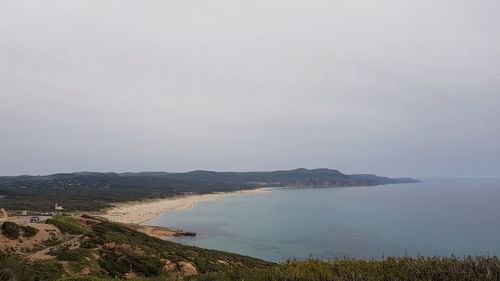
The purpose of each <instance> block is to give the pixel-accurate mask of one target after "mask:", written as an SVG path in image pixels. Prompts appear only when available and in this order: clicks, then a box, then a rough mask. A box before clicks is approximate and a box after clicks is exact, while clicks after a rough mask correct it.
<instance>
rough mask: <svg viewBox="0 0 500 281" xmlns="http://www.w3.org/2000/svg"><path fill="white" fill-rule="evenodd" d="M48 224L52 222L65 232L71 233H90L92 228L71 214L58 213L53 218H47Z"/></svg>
mask: <svg viewBox="0 0 500 281" xmlns="http://www.w3.org/2000/svg"><path fill="white" fill-rule="evenodd" d="M46 223H48V224H52V225H54V226H56V227H57V228H59V230H61V232H63V233H69V234H88V233H90V230H89V229H88V228H87V227H86V226H85V225H83V224H82V223H80V222H79V221H78V220H76V219H75V218H73V217H71V216H66V215H57V216H55V217H53V218H52V219H47V222H46Z"/></svg>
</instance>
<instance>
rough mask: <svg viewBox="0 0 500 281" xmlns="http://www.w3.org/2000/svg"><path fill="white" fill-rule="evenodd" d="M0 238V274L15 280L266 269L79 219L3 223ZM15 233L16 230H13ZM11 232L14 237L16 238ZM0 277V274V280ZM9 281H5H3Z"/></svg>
mask: <svg viewBox="0 0 500 281" xmlns="http://www.w3.org/2000/svg"><path fill="white" fill-rule="evenodd" d="M5 224H7V225H8V227H2V233H1V235H0V236H3V237H2V239H10V240H11V241H13V242H14V243H11V244H9V245H8V247H2V248H0V249H1V250H2V253H3V254H1V256H2V258H1V259H0V260H2V263H0V268H3V269H4V270H7V271H4V272H3V274H4V275H6V274H11V275H12V276H16V278H17V279H19V280H37V278H38V280H44V281H45V280H57V279H59V278H61V277H64V276H98V277H113V278H115V277H116V278H126V277H134V276H145V277H148V276H149V277H152V276H159V275H161V274H164V275H172V276H183V277H187V276H194V275H199V274H207V273H215V272H222V271H227V270H230V269H254V268H266V267H269V266H271V265H272V264H271V263H269V262H265V261H262V260H259V259H255V258H250V257H245V256H241V255H237V254H231V253H225V252H220V251H214V250H206V249H201V248H197V247H190V246H184V245H180V244H177V243H173V242H169V241H163V240H160V239H157V238H153V237H150V236H148V235H146V234H143V233H140V232H137V231H135V230H133V229H132V228H129V227H128V226H126V225H121V224H117V223H111V222H108V221H106V220H103V219H100V218H95V217H89V216H82V217H71V216H56V217H54V218H53V219H48V220H47V224H49V225H51V226H52V228H50V230H49V231H50V233H52V234H50V235H48V236H44V237H42V236H40V235H42V234H44V232H45V231H47V228H46V227H45V225H43V224H30V225H31V226H29V227H30V228H36V229H38V230H35V231H33V232H34V233H33V235H31V233H30V232H29V231H26V230H25V229H27V227H28V226H22V225H17V226H16V224H15V223H11V222H5V223H4V224H3V225H2V226H4V225H5ZM16 229H17V230H16ZM16 231H17V234H16ZM0 276H1V275H0ZM0 280H4V279H2V278H1V277H0ZM5 280H9V279H5Z"/></svg>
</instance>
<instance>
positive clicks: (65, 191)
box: [0, 169, 417, 211]
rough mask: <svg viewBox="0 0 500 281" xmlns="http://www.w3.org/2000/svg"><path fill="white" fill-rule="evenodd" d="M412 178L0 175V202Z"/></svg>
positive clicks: (35, 205)
mask: <svg viewBox="0 0 500 281" xmlns="http://www.w3.org/2000/svg"><path fill="white" fill-rule="evenodd" d="M411 182H417V181H416V180H413V179H409V178H398V179H392V178H387V177H378V176H375V175H365V174H357V175H346V174H343V173H341V172H339V171H337V170H330V169H314V170H307V169H296V170H290V171H274V172H244V173H239V172H210V171H193V172H188V173H164V172H146V173H121V174H118V173H90V172H81V173H71V174H55V175H49V176H16V177H0V196H5V197H3V198H2V197H0V206H1V207H4V208H7V209H10V210H32V211H51V210H53V208H54V203H56V202H57V203H59V204H61V205H63V206H64V207H65V209H66V210H67V211H77V210H79V211H97V210H101V209H103V208H107V207H109V206H110V204H112V203H114V202H124V201H134V200H140V199H152V198H164V197H171V196H176V195H179V194H183V193H211V192H227V191H236V190H241V189H253V188H258V187H269V186H282V187H339V186H374V185H381V184H391V183H411Z"/></svg>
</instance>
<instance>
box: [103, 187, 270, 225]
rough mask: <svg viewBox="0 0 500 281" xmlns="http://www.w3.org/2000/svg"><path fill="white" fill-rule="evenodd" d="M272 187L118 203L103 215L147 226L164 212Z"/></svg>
mask: <svg viewBox="0 0 500 281" xmlns="http://www.w3.org/2000/svg"><path fill="white" fill-rule="evenodd" d="M271 189H273V188H271V187H264V188H257V189H245V190H238V191H231V192H217V193H208V194H186V195H181V196H176V197H171V198H164V199H153V200H147V201H136V202H128V203H117V204H115V205H114V206H113V207H111V208H109V209H107V210H105V211H104V214H102V215H101V217H104V218H106V219H108V220H110V221H113V222H118V223H125V224H136V225H141V226H146V225H145V223H147V222H149V221H151V220H153V219H155V218H157V217H158V216H160V214H161V213H162V212H171V211H180V210H188V209H191V208H194V207H195V206H196V205H197V204H198V203H200V202H208V201H214V200H219V199H222V198H224V197H227V196H233V195H241V194H257V193H263V192H268V191H269V190H271Z"/></svg>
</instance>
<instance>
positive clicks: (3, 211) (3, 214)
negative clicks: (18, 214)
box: [0, 208, 9, 219]
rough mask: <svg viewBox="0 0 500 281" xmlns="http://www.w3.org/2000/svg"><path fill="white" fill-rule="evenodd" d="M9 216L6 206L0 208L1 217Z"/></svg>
mask: <svg viewBox="0 0 500 281" xmlns="http://www.w3.org/2000/svg"><path fill="white" fill-rule="evenodd" d="M8 216H9V215H8V214H7V211H5V209H4V208H0V219H3V218H7V217H8Z"/></svg>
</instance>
